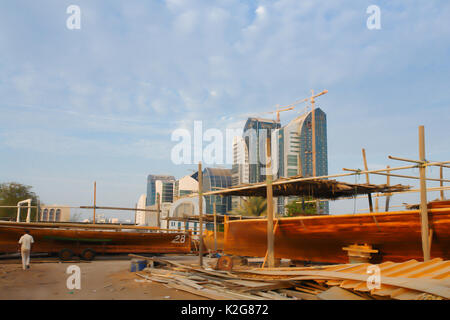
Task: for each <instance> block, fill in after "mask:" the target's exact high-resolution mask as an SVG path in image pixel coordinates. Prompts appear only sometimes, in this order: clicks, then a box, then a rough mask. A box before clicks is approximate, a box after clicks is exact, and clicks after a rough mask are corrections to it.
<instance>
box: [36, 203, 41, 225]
mask: <svg viewBox="0 0 450 320" xmlns="http://www.w3.org/2000/svg"><path fill="white" fill-rule="evenodd" d="M39 220H40V217H39V199H37V200H36V222H39Z"/></svg>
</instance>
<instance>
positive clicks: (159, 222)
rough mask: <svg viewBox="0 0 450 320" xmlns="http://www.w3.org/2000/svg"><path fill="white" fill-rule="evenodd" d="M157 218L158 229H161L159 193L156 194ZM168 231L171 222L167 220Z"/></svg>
mask: <svg viewBox="0 0 450 320" xmlns="http://www.w3.org/2000/svg"><path fill="white" fill-rule="evenodd" d="M156 218H157V226H158V228H161V197H160V195H159V193H156ZM167 218H169V217H167ZM167 229H169V220H167Z"/></svg>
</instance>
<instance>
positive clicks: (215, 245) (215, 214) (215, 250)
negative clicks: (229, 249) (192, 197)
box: [213, 202, 217, 252]
mask: <svg viewBox="0 0 450 320" xmlns="http://www.w3.org/2000/svg"><path fill="white" fill-rule="evenodd" d="M213 213H214V252H217V212H216V203H215V202H214V203H213Z"/></svg>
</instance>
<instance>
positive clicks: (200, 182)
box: [198, 161, 203, 268]
mask: <svg viewBox="0 0 450 320" xmlns="http://www.w3.org/2000/svg"><path fill="white" fill-rule="evenodd" d="M202 200H203V172H202V162H201V161H200V162H199V163H198V211H199V212H198V223H199V224H200V237H199V238H200V248H199V252H198V253H199V254H198V258H199V260H198V262H199V265H200V267H201V268H203V201H202Z"/></svg>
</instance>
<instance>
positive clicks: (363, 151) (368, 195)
mask: <svg viewBox="0 0 450 320" xmlns="http://www.w3.org/2000/svg"><path fill="white" fill-rule="evenodd" d="M362 156H363V161H364V170H365V171H369V169H368V168H367V158H366V150H365V149H364V148H363V149H362ZM366 182H367V184H370V180H369V174H368V173H367V172H366ZM367 198H368V199H369V208H370V212H373V204H372V194H370V193H368V194H367Z"/></svg>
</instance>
